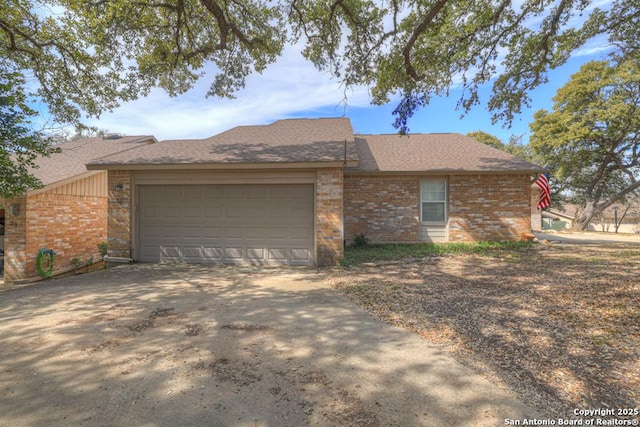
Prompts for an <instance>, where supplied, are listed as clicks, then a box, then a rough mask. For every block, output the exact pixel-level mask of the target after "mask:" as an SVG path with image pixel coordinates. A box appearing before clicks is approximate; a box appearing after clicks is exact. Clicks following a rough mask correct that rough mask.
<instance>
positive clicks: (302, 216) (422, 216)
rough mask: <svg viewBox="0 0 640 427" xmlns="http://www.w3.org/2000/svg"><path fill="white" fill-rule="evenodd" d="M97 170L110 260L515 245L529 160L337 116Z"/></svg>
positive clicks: (525, 212) (129, 154) (121, 157)
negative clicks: (403, 245) (364, 127)
mask: <svg viewBox="0 0 640 427" xmlns="http://www.w3.org/2000/svg"><path fill="white" fill-rule="evenodd" d="M87 169H88V170H91V171H107V172H108V189H109V191H108V193H109V202H108V203H109V207H108V210H109V215H108V218H109V219H108V221H109V224H108V255H109V258H108V259H109V260H110V261H150V262H212V263H246V264H284V265H310V266H313V265H316V266H326V265H333V264H336V263H337V262H338V261H339V260H340V258H341V257H342V256H343V250H344V243H345V241H346V242H348V241H350V240H351V239H353V237H354V236H356V235H361V234H363V235H364V236H365V237H367V238H368V239H369V240H370V241H372V242H471V241H480V240H514V239H515V240H517V239H520V236H521V234H522V233H524V232H530V230H531V190H530V187H531V179H532V174H537V173H538V172H540V171H542V169H541V168H540V167H539V166H536V165H533V164H531V163H528V162H526V161H523V160H521V159H518V158H516V157H514V156H511V155H509V154H507V153H504V152H502V151H500V150H497V149H495V148H492V147H489V146H487V145H484V144H482V143H480V142H477V141H475V140H473V139H471V138H468V137H466V136H463V135H460V134H425V135H410V136H400V135H397V134H393V135H354V132H353V129H352V127H351V123H350V121H349V119H347V118H324V119H289V120H280V121H276V122H274V123H272V124H269V125H264V126H240V127H236V128H233V129H231V130H228V131H226V132H223V133H221V134H218V135H215V136H213V137H210V138H206V139H198V140H176V141H164V142H160V143H158V144H152V145H145V146H141V147H139V148H136V149H133V150H126V151H123V152H119V153H116V154H113V155H108V156H105V157H102V158H99V159H95V160H92V161H90V162H88V163H87Z"/></svg>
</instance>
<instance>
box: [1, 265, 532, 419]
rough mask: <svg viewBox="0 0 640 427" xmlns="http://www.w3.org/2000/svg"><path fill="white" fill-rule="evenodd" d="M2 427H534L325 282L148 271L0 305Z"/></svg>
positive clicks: (303, 273) (511, 403)
mask: <svg viewBox="0 0 640 427" xmlns="http://www.w3.org/2000/svg"><path fill="white" fill-rule="evenodd" d="M0 318H1V319H2V321H1V322H0V342H2V346H1V347H0V414H2V416H1V417H0V425H1V426H12V427H15V426H22V425H24V426H26V425H29V426H36V425H38V426H39V425H42V426H44V425H74V426H75V425H92V426H95V425H145V426H176V425H181V426H201V425H215V426H254V425H255V426H302V425H335V426H342V425H344V426H392V425H397V426H443V425H456V426H494V425H504V424H505V419H515V420H520V419H524V418H532V417H534V416H535V415H536V414H535V413H534V412H533V411H532V410H530V409H529V408H527V407H526V406H525V405H523V404H521V403H520V402H519V401H517V400H516V399H515V398H513V397H512V395H511V394H509V393H508V392H506V391H504V390H501V389H499V388H497V387H496V386H494V385H491V384H489V383H488V382H487V381H485V380H484V379H483V378H481V377H479V376H478V375H476V374H474V373H472V372H471V371H469V370H468V369H466V368H464V367H463V366H461V365H459V364H458V363H456V362H455V361H453V359H452V358H451V357H450V356H448V355H447V354H445V353H444V352H442V351H440V350H439V349H438V348H437V347H433V346H430V345H429V344H428V343H426V342H425V341H423V340H421V339H419V338H418V337H416V336H414V335H412V334H411V333H409V332H406V331H404V330H402V329H399V328H395V327H392V326H389V325H387V324H384V323H382V322H380V321H378V320H376V319H374V318H372V317H371V316H370V315H368V314H367V313H366V312H364V311H363V310H361V309H360V308H358V307H357V306H355V305H354V304H352V303H350V302H349V301H347V300H346V299H345V298H343V297H341V296H339V295H338V294H337V293H335V292H334V291H333V290H332V289H331V288H330V287H328V286H327V284H326V283H325V281H324V280H323V277H322V275H321V274H319V273H316V272H315V271H313V270H299V269H262V270H260V269H242V268H229V267H212V266H206V267H204V266H184V265H180V266H175V265H173V266H163V265H151V264H140V265H131V266H121V267H117V268H113V269H111V270H106V271H100V272H96V273H92V274H85V275H81V276H76V277H71V278H67V279H60V280H56V281H51V282H48V283H45V284H40V285H36V286H31V287H28V288H21V289H15V290H11V291H6V292H3V293H1V294H0Z"/></svg>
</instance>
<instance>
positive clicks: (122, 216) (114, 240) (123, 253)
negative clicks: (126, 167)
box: [107, 170, 133, 258]
mask: <svg viewBox="0 0 640 427" xmlns="http://www.w3.org/2000/svg"><path fill="white" fill-rule="evenodd" d="M132 179H133V174H132V172H131V171H113V170H110V171H109V179H108V189H109V204H108V214H109V220H108V222H109V236H108V241H107V242H108V247H107V248H108V249H107V255H109V256H111V257H123V258H131V256H132V253H131V248H132V242H131V236H132V230H131V208H132V200H131V197H132V187H131V185H132ZM117 186H122V189H121V190H119V191H118V190H117V189H116V188H117Z"/></svg>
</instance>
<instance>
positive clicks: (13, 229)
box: [3, 197, 27, 284]
mask: <svg viewBox="0 0 640 427" xmlns="http://www.w3.org/2000/svg"><path fill="white" fill-rule="evenodd" d="M3 203H4V207H5V219H4V233H5V234H4V281H5V283H7V284H9V283H13V281H14V280H18V279H24V278H25V277H26V275H25V266H26V263H27V262H26V257H25V255H26V252H25V247H26V243H27V232H26V229H27V198H26V197H18V198H15V199H6V200H4V201H3ZM13 204H17V205H18V206H19V210H20V212H19V214H18V216H13V215H12V214H11V209H10V206H11V205H13Z"/></svg>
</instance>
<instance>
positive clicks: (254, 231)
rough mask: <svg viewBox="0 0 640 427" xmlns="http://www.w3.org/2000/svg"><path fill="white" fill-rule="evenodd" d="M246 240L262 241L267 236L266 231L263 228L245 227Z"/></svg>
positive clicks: (265, 228)
mask: <svg viewBox="0 0 640 427" xmlns="http://www.w3.org/2000/svg"><path fill="white" fill-rule="evenodd" d="M246 236H247V239H252V240H254V239H259V240H264V239H266V238H267V236H268V230H267V227H265V226H247V227H246Z"/></svg>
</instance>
